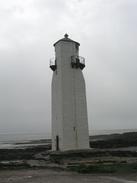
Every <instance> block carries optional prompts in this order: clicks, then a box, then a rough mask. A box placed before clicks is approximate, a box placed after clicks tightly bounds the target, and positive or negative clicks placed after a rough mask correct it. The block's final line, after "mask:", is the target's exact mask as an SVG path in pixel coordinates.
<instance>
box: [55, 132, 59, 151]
mask: <svg viewBox="0 0 137 183" xmlns="http://www.w3.org/2000/svg"><path fill="white" fill-rule="evenodd" d="M56 151H59V136H58V135H57V136H56Z"/></svg>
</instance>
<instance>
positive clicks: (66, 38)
mask: <svg viewBox="0 0 137 183" xmlns="http://www.w3.org/2000/svg"><path fill="white" fill-rule="evenodd" d="M68 37H69V36H68V34H65V35H64V38H62V39H60V40H58V41H57V42H56V43H54V46H55V45H56V44H57V43H59V42H60V41H65V42H74V43H76V44H77V45H78V46H80V44H79V43H78V42H76V41H73V40H72V39H70V38H68Z"/></svg>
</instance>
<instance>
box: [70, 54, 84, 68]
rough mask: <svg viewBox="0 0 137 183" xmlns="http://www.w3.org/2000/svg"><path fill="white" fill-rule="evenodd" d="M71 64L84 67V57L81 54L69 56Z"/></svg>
mask: <svg viewBox="0 0 137 183" xmlns="http://www.w3.org/2000/svg"><path fill="white" fill-rule="evenodd" d="M71 66H72V68H80V69H84V67H85V58H83V57H81V56H72V57H71Z"/></svg>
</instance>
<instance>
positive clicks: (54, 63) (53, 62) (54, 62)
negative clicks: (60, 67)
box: [49, 58, 57, 71]
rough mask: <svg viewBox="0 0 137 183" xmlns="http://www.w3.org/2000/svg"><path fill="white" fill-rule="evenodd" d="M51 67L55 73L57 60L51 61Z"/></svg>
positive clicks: (52, 59)
mask: <svg viewBox="0 0 137 183" xmlns="http://www.w3.org/2000/svg"><path fill="white" fill-rule="evenodd" d="M49 67H50V68H51V70H52V71H55V70H56V69H57V65H56V59H55V58H51V59H50V65H49Z"/></svg>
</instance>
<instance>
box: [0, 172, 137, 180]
mask: <svg viewBox="0 0 137 183" xmlns="http://www.w3.org/2000/svg"><path fill="white" fill-rule="evenodd" d="M90 182H91V183H137V173H136V174H130V175H116V174H113V175H104V174H103V175H101V174H97V175H95V174H94V175H92V174H77V173H72V172H62V171H52V170H43V169H42V170H11V171H9V170H7V171H0V183H90Z"/></svg>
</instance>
